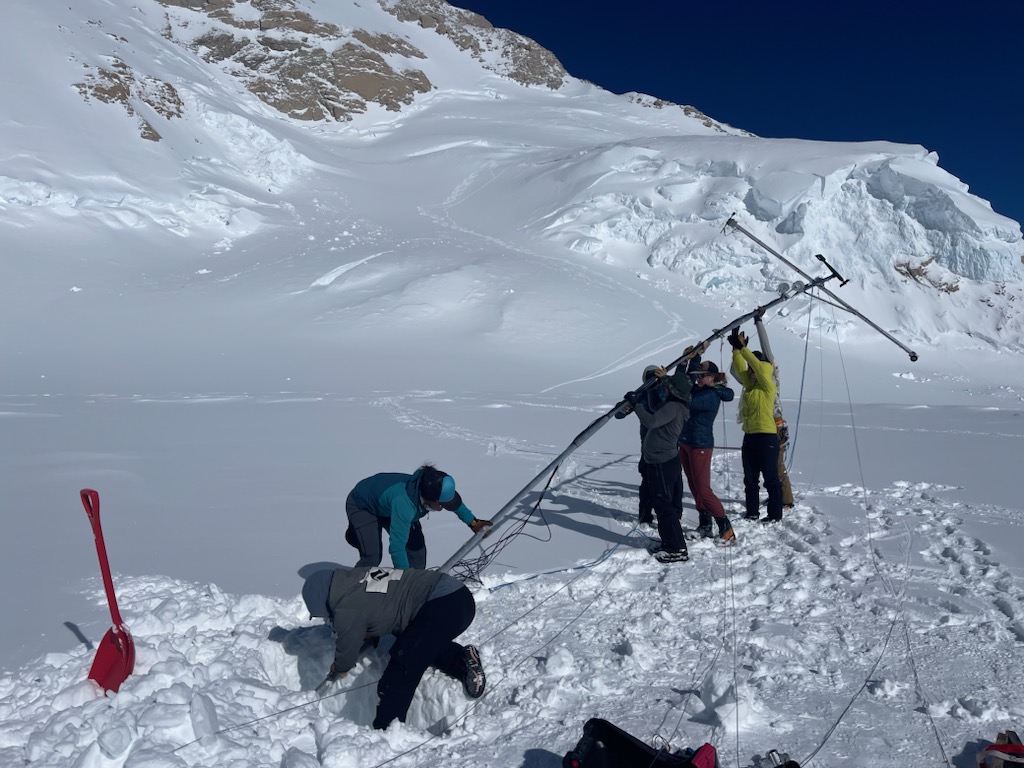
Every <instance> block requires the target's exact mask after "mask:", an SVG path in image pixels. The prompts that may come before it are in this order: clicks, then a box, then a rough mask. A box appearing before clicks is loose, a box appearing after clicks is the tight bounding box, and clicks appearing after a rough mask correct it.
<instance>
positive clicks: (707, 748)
mask: <svg viewBox="0 0 1024 768" xmlns="http://www.w3.org/2000/svg"><path fill="white" fill-rule="evenodd" d="M562 768H718V753H717V752H716V751H715V748H714V747H713V746H711V745H710V744H704V745H703V746H701V747H700V748H699V749H697V750H696V751H694V750H692V749H687V750H684V751H682V752H673V753H671V754H669V753H668V752H666V751H665V750H664V749H655V748H654V747H652V746H649V745H647V744H644V742H642V741H640V739H638V738H636V736H633V735H632V734H629V733H627V732H626V731H624V730H622V729H621V728H619V727H618V726H616V725H612V724H611V723H609V722H608V721H607V720H601V719H600V718H596V717H595V718H593V719H591V720H588V721H587V722H586V724H585V725H584V726H583V736H582V737H581V738H580V740H579V742H577V744H576V747H575V748H574V749H573V750H572V751H570V752H567V753H566V754H565V757H563V758H562Z"/></svg>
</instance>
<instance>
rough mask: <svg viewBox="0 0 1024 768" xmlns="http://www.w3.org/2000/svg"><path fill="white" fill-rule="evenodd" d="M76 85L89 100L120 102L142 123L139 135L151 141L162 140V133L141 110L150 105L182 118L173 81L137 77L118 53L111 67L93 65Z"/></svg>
mask: <svg viewBox="0 0 1024 768" xmlns="http://www.w3.org/2000/svg"><path fill="white" fill-rule="evenodd" d="M74 87H75V88H77V89H78V92H79V93H81V94H82V96H84V97H85V98H86V99H87V100H88V99H90V98H93V99H96V100H97V101H102V102H104V103H106V104H120V105H121V106H122V107H124V109H125V111H126V112H127V113H128V114H129V115H130V116H132V117H135V118H137V120H138V123H139V135H140V136H142V138H144V139H147V140H149V141H160V134H159V132H158V131H157V130H156V129H155V128H154V127H153V125H152V123H150V122H149V120H147V119H146V118H145V117H143V116H142V115H140V114H139V110H140V109H145V108H147V107H148V108H149V109H152V110H153V111H154V112H155V113H156V114H158V115H160V116H161V117H166V118H171V117H181V112H182V103H181V97H179V96H178V92H177V91H176V90H175V89H174V86H172V85H171V84H170V83H165V82H163V81H162V80H157V79H156V78H152V77H142V78H139V77H136V75H135V73H134V72H133V71H132V70H131V68H130V67H129V66H128V65H127V64H125V63H124V62H123V61H122V60H121V59H119V58H117V57H116V56H114V57H111V58H110V63H109V65H108V66H107V67H89V68H87V70H86V76H85V79H84V80H83V81H82V82H79V83H74Z"/></svg>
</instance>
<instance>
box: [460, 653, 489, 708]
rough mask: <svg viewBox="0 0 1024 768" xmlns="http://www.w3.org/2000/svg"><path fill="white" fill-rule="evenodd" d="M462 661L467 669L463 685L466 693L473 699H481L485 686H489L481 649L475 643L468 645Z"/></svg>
mask: <svg viewBox="0 0 1024 768" xmlns="http://www.w3.org/2000/svg"><path fill="white" fill-rule="evenodd" d="M462 661H463V664H464V665H465V667H466V671H465V672H464V673H463V677H462V687H463V688H464V689H465V690H466V695H467V696H469V698H471V699H479V698H480V697H481V696H483V695H484V688H485V687H486V686H487V675H485V674H484V665H483V662H481V661H480V651H479V650H478V649H477V647H476V646H475V645H467V646H466V647H465V649H464V650H463V652H462Z"/></svg>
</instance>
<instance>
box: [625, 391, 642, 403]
mask: <svg viewBox="0 0 1024 768" xmlns="http://www.w3.org/2000/svg"><path fill="white" fill-rule="evenodd" d="M622 399H623V400H625V401H626V402H627V403H629V404H630V405H636V404H637V403H639V402H640V395H638V394H637V393H636V392H633V391H629V392H627V393H626V394H624V395H623V396H622Z"/></svg>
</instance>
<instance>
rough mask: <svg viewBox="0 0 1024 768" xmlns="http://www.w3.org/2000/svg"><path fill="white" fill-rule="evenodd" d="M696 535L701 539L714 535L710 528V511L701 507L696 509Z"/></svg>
mask: <svg viewBox="0 0 1024 768" xmlns="http://www.w3.org/2000/svg"><path fill="white" fill-rule="evenodd" d="M697 535H698V536H700V537H701V538H702V539H710V538H711V537H712V536H714V535H715V534H714V531H713V530H712V529H711V513H710V512H705V511H704V510H703V509H698V510H697Z"/></svg>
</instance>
